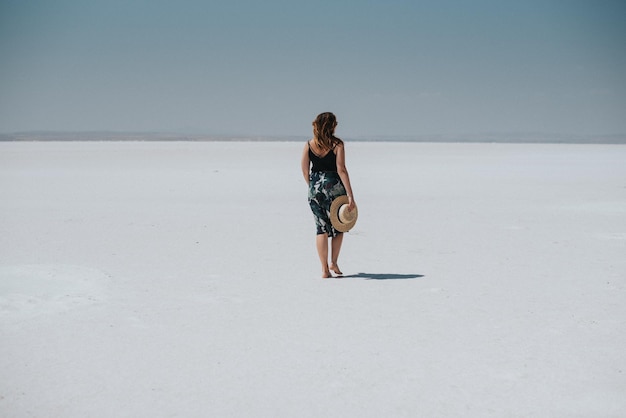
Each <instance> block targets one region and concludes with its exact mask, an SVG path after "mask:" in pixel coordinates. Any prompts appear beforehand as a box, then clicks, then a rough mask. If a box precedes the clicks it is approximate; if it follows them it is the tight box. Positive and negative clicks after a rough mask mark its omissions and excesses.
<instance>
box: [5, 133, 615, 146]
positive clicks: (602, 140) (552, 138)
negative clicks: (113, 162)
mask: <svg viewBox="0 0 626 418" xmlns="http://www.w3.org/2000/svg"><path fill="white" fill-rule="evenodd" d="M308 138H310V137H307V136H297V135H294V136H288V135H276V136H253V135H200V134H178V133H155V132H105V131H104V132H40V131H37V132H15V133H0V142H55V141H87V142H91V141H146V142H149V141H153V142H157V141H188V142H219V141H222V142H300V141H306V140H307V139H308ZM344 139H345V140H347V141H357V142H431V143H433V142H434V143H503V144H507V143H509V144H626V134H619V135H576V134H542V133H526V134H507V133H486V134H468V135H462V134H458V135H404V136H402V135H398V136H393V135H387V136H383V135H380V136H374V135H372V136H355V137H350V136H346V137H344Z"/></svg>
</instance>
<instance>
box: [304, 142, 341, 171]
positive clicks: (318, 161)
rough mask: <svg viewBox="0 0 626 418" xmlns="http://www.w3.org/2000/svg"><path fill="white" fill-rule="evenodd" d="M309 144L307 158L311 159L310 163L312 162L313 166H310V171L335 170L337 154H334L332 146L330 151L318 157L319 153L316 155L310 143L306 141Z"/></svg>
mask: <svg viewBox="0 0 626 418" xmlns="http://www.w3.org/2000/svg"><path fill="white" fill-rule="evenodd" d="M308 144H309V159H310V160H311V163H312V164H313V167H312V168H311V171H313V172H318V171H324V172H329V171H330V172H335V173H336V172H337V155H335V148H334V147H333V149H331V150H330V151H328V153H327V154H326V155H325V156H323V157H320V156H319V155H317V154H316V153H314V152H313V150H312V149H311V143H310V142H308Z"/></svg>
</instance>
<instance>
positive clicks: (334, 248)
mask: <svg viewBox="0 0 626 418" xmlns="http://www.w3.org/2000/svg"><path fill="white" fill-rule="evenodd" d="M342 242H343V234H339V235H337V236H336V237H334V238H333V239H332V241H331V243H330V247H331V259H330V269H331V270H332V271H334V272H335V274H339V275H342V274H343V273H342V272H341V270H340V269H339V265H337V259H338V258H339V252H340V251H341V243H342Z"/></svg>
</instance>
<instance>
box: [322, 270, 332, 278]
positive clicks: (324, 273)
mask: <svg viewBox="0 0 626 418" xmlns="http://www.w3.org/2000/svg"><path fill="white" fill-rule="evenodd" d="M332 277H333V275H332V274H330V271H324V272H322V279H331V278H332Z"/></svg>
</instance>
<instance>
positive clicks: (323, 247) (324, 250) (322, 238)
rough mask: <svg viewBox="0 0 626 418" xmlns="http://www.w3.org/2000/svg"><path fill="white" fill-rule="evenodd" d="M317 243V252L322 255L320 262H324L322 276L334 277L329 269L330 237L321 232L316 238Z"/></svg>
mask: <svg viewBox="0 0 626 418" xmlns="http://www.w3.org/2000/svg"><path fill="white" fill-rule="evenodd" d="M315 243H316V244H317V254H318V255H319V256H320V262H321V263H322V277H323V278H324V279H327V278H329V277H333V276H332V275H331V274H330V270H329V269H328V237H327V236H326V234H319V235H318V236H317V237H316V238H315Z"/></svg>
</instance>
